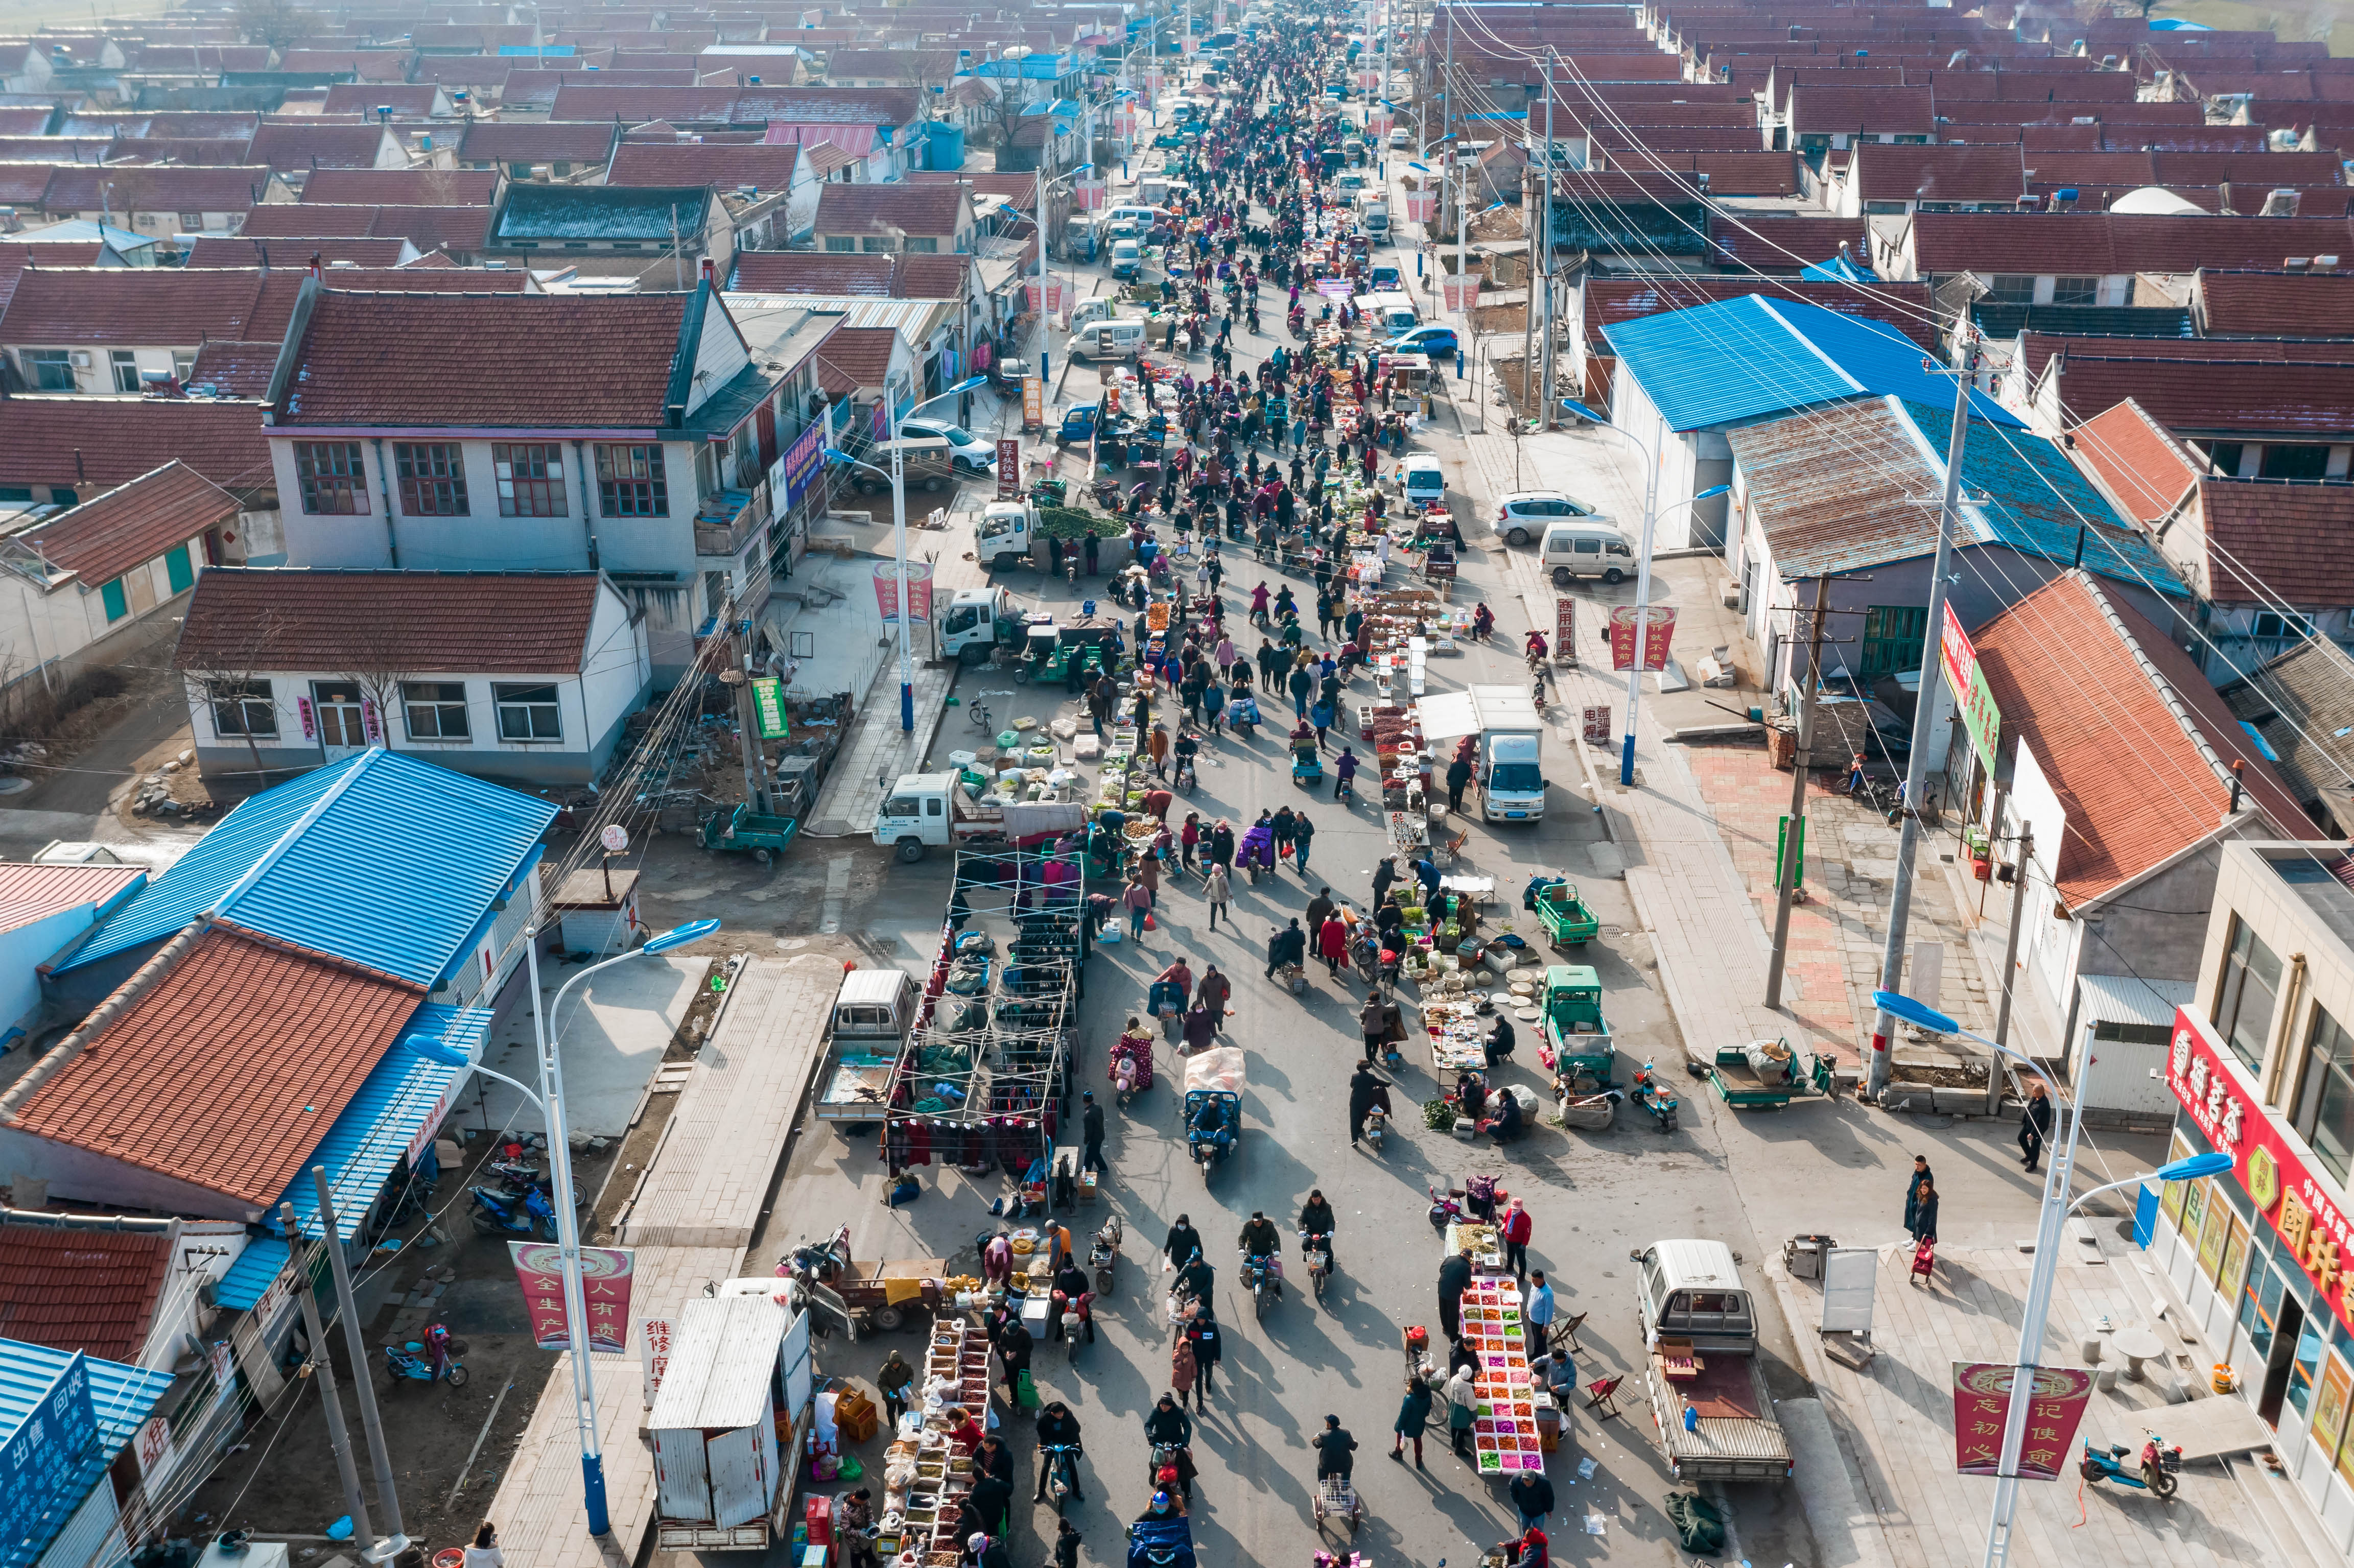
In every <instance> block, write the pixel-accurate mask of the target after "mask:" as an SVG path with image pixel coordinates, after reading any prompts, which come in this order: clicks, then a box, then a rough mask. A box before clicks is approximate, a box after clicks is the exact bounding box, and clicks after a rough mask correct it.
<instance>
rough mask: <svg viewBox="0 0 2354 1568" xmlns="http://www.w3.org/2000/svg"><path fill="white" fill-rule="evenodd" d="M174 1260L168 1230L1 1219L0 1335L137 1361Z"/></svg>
mask: <svg viewBox="0 0 2354 1568" xmlns="http://www.w3.org/2000/svg"><path fill="white" fill-rule="evenodd" d="M173 1262H174V1259H173V1256H172V1235H171V1233H170V1232H169V1231H164V1230H137V1231H128V1230H123V1231H111V1230H100V1229H97V1228H96V1227H94V1226H85V1225H73V1226H67V1225H44V1224H0V1334H5V1335H6V1336H7V1337H8V1338H9V1339H12V1340H22V1341H24V1342H25V1343H27V1344H34V1345H47V1346H48V1347H49V1349H51V1350H53V1351H85V1352H87V1353H88V1354H90V1355H91V1356H94V1357H97V1358H98V1359H100V1360H101V1361H126V1362H136V1361H138V1360H139V1356H140V1352H141V1351H143V1350H144V1349H145V1348H146V1345H147V1336H148V1333H149V1332H150V1330H152V1329H153V1327H154V1320H155V1306H156V1303H157V1302H158V1301H159V1300H161V1299H162V1298H163V1294H164V1281H165V1279H166V1278H167V1277H169V1275H170V1273H171V1268H172V1264H173Z"/></svg>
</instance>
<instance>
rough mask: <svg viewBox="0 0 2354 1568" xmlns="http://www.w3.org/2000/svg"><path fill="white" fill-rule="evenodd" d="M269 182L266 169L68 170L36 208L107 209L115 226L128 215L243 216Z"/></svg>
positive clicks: (211, 166) (154, 167)
mask: <svg viewBox="0 0 2354 1568" xmlns="http://www.w3.org/2000/svg"><path fill="white" fill-rule="evenodd" d="M274 177H275V176H274V174H273V172H272V171H271V170H270V167H269V165H267V164H188V165H181V164H108V165H106V167H105V168H104V169H103V170H101V169H96V168H74V167H71V166H68V167H65V168H60V169H58V171H57V172H56V174H55V175H52V176H51V177H50V179H49V182H48V190H47V191H46V192H44V193H43V195H42V196H41V197H40V205H41V206H42V207H45V208H47V209H48V211H49V212H51V213H53V214H54V213H68V212H93V213H94V212H102V211H108V210H111V211H112V212H113V214H114V218H115V221H116V222H117V223H121V222H122V220H123V217H125V215H127V214H130V213H133V212H172V213H180V212H245V211H247V210H248V209H249V208H250V207H253V206H254V204H255V203H257V202H259V201H260V200H261V198H262V196H263V195H264V194H265V193H266V192H267V191H268V190H269V188H270V181H271V179H272V178H274ZM101 185H102V186H103V187H104V189H103V190H101Z"/></svg>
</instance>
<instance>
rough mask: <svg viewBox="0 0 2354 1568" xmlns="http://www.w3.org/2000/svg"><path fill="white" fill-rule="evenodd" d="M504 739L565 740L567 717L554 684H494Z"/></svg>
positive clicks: (500, 736)
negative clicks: (559, 706)
mask: <svg viewBox="0 0 2354 1568" xmlns="http://www.w3.org/2000/svg"><path fill="white" fill-rule="evenodd" d="M491 691H492V694H493V695H494V696H495V697H496V698H497V699H498V705H499V738H500V739H501V740H562V739H563V738H564V720H563V715H562V713H561V711H560V710H559V709H558V708H557V702H556V688H555V687H554V686H493V687H492V688H491Z"/></svg>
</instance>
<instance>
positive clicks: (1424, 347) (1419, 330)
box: [1389, 326, 1456, 358]
mask: <svg viewBox="0 0 2354 1568" xmlns="http://www.w3.org/2000/svg"><path fill="white" fill-rule="evenodd" d="M1455 344H1456V337H1455V329H1454V328H1453V327H1450V326H1418V327H1416V328H1415V329H1414V330H1413V331H1412V332H1407V333H1401V334H1398V335H1397V336H1395V337H1394V338H1392V339H1390V341H1389V349H1390V352H1391V353H1393V354H1427V355H1431V356H1432V357H1434V358H1436V357H1437V355H1442V354H1453V353H1454V352H1455Z"/></svg>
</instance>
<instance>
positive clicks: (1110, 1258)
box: [1087, 1214, 1121, 1296]
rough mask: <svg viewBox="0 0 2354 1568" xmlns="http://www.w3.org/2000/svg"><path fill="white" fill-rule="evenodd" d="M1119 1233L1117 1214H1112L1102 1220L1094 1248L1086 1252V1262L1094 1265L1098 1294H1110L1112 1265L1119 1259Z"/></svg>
mask: <svg viewBox="0 0 2354 1568" xmlns="http://www.w3.org/2000/svg"><path fill="white" fill-rule="evenodd" d="M1120 1234H1121V1232H1120V1224H1119V1215H1118V1214H1114V1215H1113V1216H1112V1217H1111V1218H1110V1219H1108V1220H1106V1221H1105V1222H1104V1225H1103V1229H1101V1230H1099V1231H1097V1233H1096V1245H1095V1247H1094V1250H1092V1251H1091V1252H1089V1253H1088V1254H1087V1262H1088V1263H1090V1264H1092V1265H1093V1266H1095V1271H1096V1294H1097V1295H1098V1296H1108V1295H1110V1294H1111V1280H1112V1266H1113V1265H1114V1264H1116V1263H1118V1262H1119V1241H1120Z"/></svg>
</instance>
